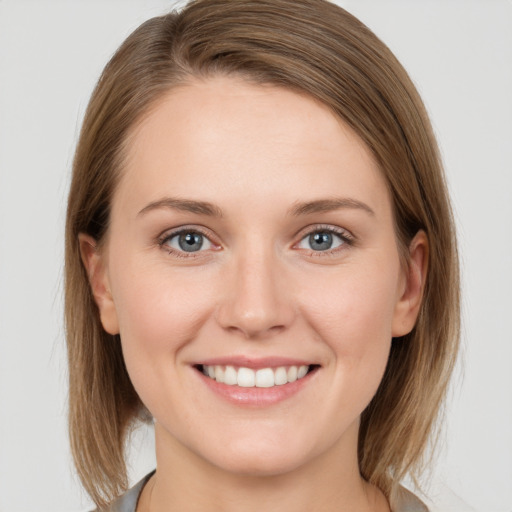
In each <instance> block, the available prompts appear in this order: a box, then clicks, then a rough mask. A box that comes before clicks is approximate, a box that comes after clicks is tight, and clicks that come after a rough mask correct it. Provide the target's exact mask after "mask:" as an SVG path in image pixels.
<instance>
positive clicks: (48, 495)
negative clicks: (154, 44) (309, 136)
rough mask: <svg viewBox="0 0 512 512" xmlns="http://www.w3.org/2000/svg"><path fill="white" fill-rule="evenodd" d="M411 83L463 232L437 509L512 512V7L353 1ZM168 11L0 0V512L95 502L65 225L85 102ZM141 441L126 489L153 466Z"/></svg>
mask: <svg viewBox="0 0 512 512" xmlns="http://www.w3.org/2000/svg"><path fill="white" fill-rule="evenodd" d="M339 3H340V4H341V5H343V6H344V7H346V8H347V9H348V10H349V11H351V12H352V13H354V14H355V15H356V16H358V17H360V18H361V19H362V20H363V21H364V22H365V23H367V24H368V25H369V26H370V27H371V28H372V29H373V30H374V31H375V32H376V33H377V34H378V35H379V36H381V38H382V39H383V40H384V41H385V42H386V43H387V44H388V45H389V46H390V47H391V49H392V50H393V51H394V52H395V53H396V54H397V56H398V57H399V59H400V60H401V61H402V62H403V64H404V65H405V67H406V68H407V69H408V71H409V72H410V74H411V76H412V77H413V79H414V80H415V82H416V83H417V85H418V87H419V90H420V92H421V93H422V95H423V97H424V100H425V102H426V104H427V107H428V109H429V111H430V113H431V116H432V119H433V123H434V126H435V129H436V132H437V134H438V136H439V139H440V143H441V148H442V152H443V156H444V160H445V164H446V169H447V174H448V179H449V183H450V188H451V192H452V195H453V200H454V205H455V210H456V216H457V221H458V229H459V237H460V248H461V254H462V267H463V286H464V305H463V307H464V339H463V342H464V359H465V371H464V376H463V374H462V371H461V367H460V366H459V368H458V371H457V379H456V381H455V385H454V387H453V391H452V398H451V400H450V402H449V407H448V413H447V416H448V420H447V434H446V437H445V441H444V442H443V444H442V452H441V456H440V458H439V461H438V463H437V464H436V465H435V466H434V467H433V480H432V481H433V484H432V486H431V488H430V491H429V493H430V496H431V498H432V499H433V500H434V501H436V502H437V503H438V505H437V507H434V509H435V510H439V511H443V512H447V511H450V510H453V511H462V510H475V511H479V512H510V511H512V334H511V332H512V331H511V329H510V327H509V322H510V319H511V318H512V261H511V255H512V192H511V190H512V30H511V28H512V3H511V2H510V1H507V0H480V1H476V0H445V1H442V0H437V1H435V0H424V1H418V0H415V1H412V0H409V1H406V0H402V1H398V0H373V1H371V0H346V1H340V2H339ZM171 5H172V2H169V1H163V0H138V1H135V0H122V1H121V0H119V1H98V0H96V1H94V0H82V1H79V0H68V1H63V0H61V1H57V0H54V1H50V0H46V1H44V0H43V1H38V0H33V1H29V0H3V1H2V0H0V512H22V511H23V512H33V511H36V510H37V511H39V512H46V511H48V512H50V511H52V512H64V511H65V512H70V511H72V512H75V511H81V510H87V509H88V506H90V504H89V503H88V501H87V499H86V497H85V496H84V495H83V493H82V491H81V490H80V487H79V485H78V482H77V479H76V476H75V474H74V470H73V467H72V463H71V460H70V456H69V450H68V446H67V433H66V363H65V351H64V336H63V327H62V286H61V285H62V260H63V241H62V240H63V224H64V211H65V203H66V193H67V187H68V183H69V174H70V167H71V160H72V154H73V149H74V145H75V142H76V138H77V133H78V129H79V126H80V121H81V119H82V115H83V113H84V109H85V106H86V104H87V101H88V98H89V95H90V93H91V91H92V88H93V85H94V83H95V80H96V79H97V77H98V75H99V73H100V71H101V69H102V67H103V66H104V64H105V63H106V62H107V60H108V58H109V56H110V55H111V54H112V53H113V52H114V50H115V49H116V48H117V46H118V45H119V44H120V43H121V41H122V40H123V39H124V38H125V37H126V36H127V35H128V34H129V33H130V32H131V31H132V30H133V29H134V28H135V27H136V26H138V25H139V24H140V23H141V22H142V21H144V20H145V19H147V18H149V17H151V16H154V15H158V14H160V13H163V12H165V11H166V10H168V9H169V8H170V6H171ZM153 464H154V462H153V455H152V446H151V435H150V432H147V431H144V430H141V431H139V433H138V434H137V435H136V439H135V448H134V449H133V450H132V456H131V469H132V471H131V475H132V480H137V479H138V478H140V477H141V476H142V475H143V474H144V473H145V472H146V471H147V470H149V469H150V468H151V467H152V466H153Z"/></svg>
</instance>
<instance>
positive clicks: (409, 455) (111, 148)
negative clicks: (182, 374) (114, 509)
mask: <svg viewBox="0 0 512 512" xmlns="http://www.w3.org/2000/svg"><path fill="white" fill-rule="evenodd" d="M216 75H228V76H235V77H239V78H243V79H245V80H248V81H250V82H252V83H257V84H262V85H263V84H270V85H274V86H280V87H285V88H288V89H291V90H294V91H297V92H300V93H305V94H307V95H309V96H310V97H313V98H315V99H317V100H318V101H320V102H322V103H323V104H325V105H327V106H328V107H329V108H330V109H331V110H332V111H333V112H334V114H335V115H337V116H338V117H339V118H341V119H342V120H343V121H344V122H345V123H347V124H348V125H349V126H350V127H351V128H352V130H353V131H354V132H355V133H356V134H357V135H358V136H359V137H360V138H361V139H362V140H363V141H364V142H365V144H366V145H367V146H368V148H369V149H370V150H371V151H372V153H373V155H374V157H375V158H376V160H377V161H378V163H379V165H380V169H381V171H382V173H383V175H384V177H385V178H386V181H387V184H388V187H389V190H390V195H391V199H392V206H393V210H394V221H395V231H396V237H397V241H398V245H399V247H400V253H401V255H402V257H403V258H404V261H405V262H406V263H407V256H408V246H409V243H410V241H411V240H412V238H413V237H414V235H415V234H416V233H417V232H418V231H419V230H424V232H425V233H426V236H427V238H428V244H429V254H428V273H427V277H426V285H425V290H424V297H423V301H422V305H421V309H420V312H419V316H418V319H417V323H416V326H415V328H414V329H413V330H412V332H411V333H409V334H408V335H406V336H403V337H401V338H396V339H394V340H393V341H392V345H391V352H390V357H389V362H388V365H387V368H386V371H385V374H384V377H383V380H382V383H381V384H380V387H379V389H378V391H377V393H376V395H375V397H374V398H373V400H372V401H371V403H370V404H369V406H368V407H367V408H366V409H365V411H364V412H363V414H362V417H361V425H360V434H359V446H358V458H359V467H360V472H361V475H362V476H363V478H365V479H366V480H367V481H368V482H370V483H372V484H374V485H376V486H378V487H379V488H380V489H381V490H382V491H383V492H384V493H385V495H387V496H388V497H389V496H390V495H391V494H392V493H393V492H394V491H395V489H396V485H397V483H398V482H399V481H400V480H401V479H402V478H403V477H404V476H405V475H406V474H412V475H415V474H419V472H420V471H421V469H422V467H423V466H424V462H425V460H426V459H425V457H424V454H426V453H430V451H429V450H428V447H429V439H432V438H434V439H435V436H433V434H435V433H436V432H437V428H438V425H439V421H438V419H439V413H440V411H442V404H443V400H444V397H445V394H446V390H447V385H448V380H449V377H450V374H451V372H452V369H453V366H454V363H455V360H456V355H457V349H458V343H459V327H460V326H459V271H458V256H457V246H456V239H455V231H454V222H453V216H452V212H451V207H450V202H449V198H448V193H447V187H446V183H445V178H444V173H443V170H442V165H441V161H440V156H439V151H438V148H437V144H436V141H435V137H434V135H433V131H432V128H431V125H430V122H429V119H428V116H427V113H426V110H425V108H424V105H423V103H422V101H421V99H420V97H419V95H418V93H417V91H416V89H415V87H414V85H413V83H412V81H411V80H410V78H409V77H408V75H407V73H406V72H405V70H404V69H403V67H402V66H401V64H400V63H399V62H398V61H397V59H396V58H395V57H394V55H393V54H392V52H391V51H390V50H389V49H388V48H387V47H386V46H385V45H384V43H382V42H381V41H380V40H379V39H378V38H377V36H375V34H373V33H372V32H371V31H370V30H369V29H368V28H367V27H366V26H365V25H364V24H362V23H361V22H360V21H359V20H357V19H356V18H355V17H354V16H352V15H351V14H349V13H348V12H346V11H345V10H343V9H342V8H340V7H338V6H336V5H334V4H332V3H330V2H328V1H326V0H195V1H192V2H190V3H189V4H188V5H187V6H186V7H185V8H184V9H183V10H181V11H173V12H171V13H169V14H167V15H164V16H160V17H156V18H152V19H150V20H148V21H146V22H145V23H143V24H142V25H141V26H140V27H139V28H137V29H136V30H135V31H134V32H133V33H132V34H131V35H130V36H129V37H128V38H127V39H126V41H124V43H123V44H122V45H121V47H120V48H119V49H118V50H117V52H116V53H115V55H114V56H113V57H112V59H111V60H110V62H109V63H108V64H107V66H106V67H105V69H104V71H103V73H102V75H101V77H100V79H99V81H98V84H97V86H96V88H95V90H94V93H93V95H92V97H91V100H90V103H89V105H88V108H87V111H86V114H85V118H84V121H83V126H82V130H81V133H80V137H79V141H78V145H77V149H76V154H75V158H74V163H73V176H72V183H71V189H70V193H69V202H68V210H67V223H66V263H65V321H66V332H67V347H68V359H69V403H70V406H69V428H70V439H71V448H72V453H73V457H74V461H75V464H76V467H77V470H78V474H79V477H80V479H81V481H82V483H83V485H84V487H85V489H86V491H87V492H88V493H89V494H90V496H91V497H92V498H93V500H94V501H95V502H96V504H98V505H99V506H103V505H105V504H106V503H108V502H110V501H111V500H113V499H114V498H115V497H117V496H118V495H119V494H121V493H122V492H123V491H124V490H125V489H126V487H127V483H128V482H127V472H126V463H125V451H124V450H125V441H126V438H127V435H128V433H129V432H130V428H131V427H132V426H133V425H134V424H135V422H136V420H138V419H143V418H144V415H145V414H146V415H147V411H145V409H144V406H143V404H142V403H141V401H140V399H139V397H138V395H137V393H136V391H135V389H134V388H133V386H132V384H131V382H130V379H129V377H128V374H127V371H126V367H125V365H124V361H123V356H122V352H121V346H120V339H119V336H112V335H109V334H108V333H106V332H105V331H104V329H103V327H102V324H101V321H100V317H99V312H98V308H97V306H96V304H95V301H94V298H93V296H92V292H91V288H90V286H89V281H88V276H87V273H86V271H85V269H84V266H83V265H82V262H81V258H80V248H79V242H78V235H79V233H87V234H89V235H91V236H93V237H94V238H95V239H96V240H97V242H98V243H99V244H101V242H102V240H104V238H105V234H106V232H107V230H108V226H109V213H110V207H111V200H112V197H113V194H114V191H115V190H116V186H117V184H118V182H119V179H120V177H121V175H122V170H123V158H124V155H125V154H126V149H127V147H129V133H130V130H131V129H133V127H134V126H136V125H137V123H139V122H140V120H141V119H142V118H143V116H145V115H147V114H148V112H149V111H150V109H151V108H152V107H153V106H155V104H156V102H157V101H158V100H159V99H161V98H162V97H163V96H164V95H165V94H166V93H168V91H169V90H171V89H172V88H173V87H176V86H179V85H183V84H186V83H187V82H188V81H190V80H193V79H207V78H208V77H211V76H216Z"/></svg>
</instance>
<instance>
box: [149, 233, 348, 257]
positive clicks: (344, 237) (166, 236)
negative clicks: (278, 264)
mask: <svg viewBox="0 0 512 512" xmlns="http://www.w3.org/2000/svg"><path fill="white" fill-rule="evenodd" d="M185 233H187V234H189V233H190V234H199V235H202V236H203V237H204V238H206V239H207V240H208V241H209V243H210V244H212V245H213V246H217V247H218V245H217V244H215V242H213V241H212V240H211V238H212V236H211V234H210V233H209V232H207V231H206V230H204V229H202V228H201V227H200V226H190V227H189V226H183V227H180V228H179V229H176V230H175V231H171V232H169V231H166V232H165V233H163V234H162V235H160V236H159V237H158V239H157V243H158V245H159V247H160V248H161V249H163V250H165V251H166V252H167V253H168V254H170V255H173V256H174V257H177V258H197V257H201V256H202V255H201V253H203V252H205V251H204V250H199V251H191V252H186V251H180V250H176V249H174V248H172V247H170V246H169V245H166V244H167V243H168V242H169V241H170V240H172V239H173V238H175V237H177V236H179V235H181V234H185ZM314 233H328V234H332V235H335V236H337V237H339V238H340V239H341V241H342V243H341V244H340V245H339V246H338V247H335V248H334V249H327V250H325V251H314V250H312V249H309V250H308V249H303V250H306V251H307V252H308V253H309V256H313V257H329V256H333V255H336V254H337V253H338V252H340V251H343V250H345V249H346V247H347V246H349V247H350V246H353V245H354V243H355V237H354V236H353V235H352V234H351V233H350V232H349V231H347V230H345V229H342V228H338V227H334V226H330V225H315V226H309V227H308V228H305V229H304V230H302V232H300V233H299V235H298V236H300V239H299V241H298V242H296V243H295V244H294V245H293V246H292V247H293V248H296V247H297V246H298V245H299V244H300V243H301V242H302V241H303V240H304V239H306V238H307V237H309V236H311V235H313V234H314Z"/></svg>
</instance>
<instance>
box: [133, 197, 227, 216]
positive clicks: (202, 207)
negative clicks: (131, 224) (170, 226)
mask: <svg viewBox="0 0 512 512" xmlns="http://www.w3.org/2000/svg"><path fill="white" fill-rule="evenodd" d="M161 208H168V209H171V210H180V211H183V212H190V213H197V214H198V215H208V216H210V217H222V211H221V209H220V208H218V207H217V206H215V205H213V204H212V203H208V202H207V201H194V200H192V199H180V198H178V197H164V198H163V199H159V200H158V201H153V202H152V203H149V204H148V205H147V206H145V207H144V208H142V210H141V211H140V212H139V213H138V214H137V215H144V214H146V213H148V212H150V211H153V210H158V209H161Z"/></svg>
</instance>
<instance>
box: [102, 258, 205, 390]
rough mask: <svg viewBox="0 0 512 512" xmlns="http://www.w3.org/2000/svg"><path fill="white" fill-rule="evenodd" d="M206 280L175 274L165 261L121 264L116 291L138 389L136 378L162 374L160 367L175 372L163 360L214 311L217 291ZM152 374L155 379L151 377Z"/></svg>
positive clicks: (127, 357)
mask: <svg viewBox="0 0 512 512" xmlns="http://www.w3.org/2000/svg"><path fill="white" fill-rule="evenodd" d="M123 267H124V268H123ZM204 279H205V276H202V275H201V272H195V273H190V272H189V273H188V274H180V273H179V272H177V273H176V272H173V273H172V275H171V274H170V272H169V269H168V268H167V267H166V266H165V265H154V264H153V265H144V264H141V263H140V262H137V261H134V262H126V263H125V264H124V265H123V264H119V265H118V266H117V271H116V273H114V276H113V286H112V288H113V290H112V291H113V295H114V301H115V305H116V311H117V313H118V319H119V326H120V336H121V342H122V347H123V354H124V358H125V362H126V366H127V369H128V373H129V374H130V377H131V378H132V381H133V382H134V385H135V387H136V388H138V386H137V383H138V382H140V383H142V385H146V383H148V384H149V382H150V381H151V380H155V381H156V380H157V378H159V377H160V378H161V377H162V376H159V373H161V372H162V371H165V372H172V371H174V370H173V367H172V365H169V366H170V367H166V368H163V367H162V366H163V365H162V361H163V360H168V361H169V362H172V361H174V360H175V359H176V356H177V355H178V353H179V351H180V349H181V347H183V346H185V345H186V344H187V343H188V342H189V341H190V340H192V339H194V337H195V336H196V335H197V332H198V330H199V329H200V326H201V325H202V324H203V323H204V321H205V318H207V317H208V316H209V315H210V311H211V309H212V303H213V295H212V293H211V289H210V288H209V287H205V286H204ZM148 372H151V373H148ZM150 374H152V375H153V376H154V377H155V379H148V375H150ZM166 377H168V375H167V376H166ZM165 380H167V379H166V378H163V379H162V381H165ZM138 390H139V389H138Z"/></svg>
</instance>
